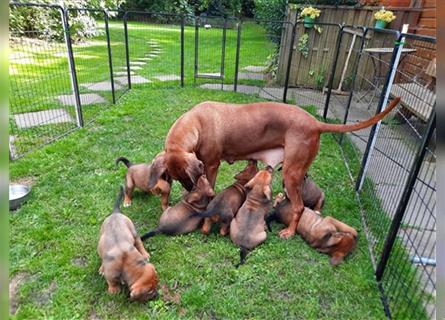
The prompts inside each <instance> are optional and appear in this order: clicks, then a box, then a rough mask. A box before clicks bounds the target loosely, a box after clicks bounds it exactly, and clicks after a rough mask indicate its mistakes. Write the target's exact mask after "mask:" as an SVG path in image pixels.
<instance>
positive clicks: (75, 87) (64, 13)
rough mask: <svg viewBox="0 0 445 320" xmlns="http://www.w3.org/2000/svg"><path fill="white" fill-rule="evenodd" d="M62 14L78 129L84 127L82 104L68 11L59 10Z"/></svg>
mask: <svg viewBox="0 0 445 320" xmlns="http://www.w3.org/2000/svg"><path fill="white" fill-rule="evenodd" d="M61 10H62V12H61V14H62V22H63V28H64V29H65V30H64V31H65V41H66V48H67V52H68V64H69V68H70V75H71V84H72V87H73V94H74V99H75V102H76V117H77V125H78V126H79V127H83V126H84V121H83V112H82V102H81V100H80V92H79V83H78V81H77V73H76V64H75V62H74V54H73V46H72V44H71V33H70V25H69V21H68V11H67V10H66V9H64V8H62V9H61Z"/></svg>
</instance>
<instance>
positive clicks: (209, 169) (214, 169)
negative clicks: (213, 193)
mask: <svg viewBox="0 0 445 320" xmlns="http://www.w3.org/2000/svg"><path fill="white" fill-rule="evenodd" d="M220 164H221V161H219V160H218V161H217V162H210V163H206V164H205V172H206V176H207V180H209V183H210V185H211V186H212V188H215V183H216V176H217V175H218V168H219V165H220Z"/></svg>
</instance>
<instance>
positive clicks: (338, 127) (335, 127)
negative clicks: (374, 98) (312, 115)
mask: <svg viewBox="0 0 445 320" xmlns="http://www.w3.org/2000/svg"><path fill="white" fill-rule="evenodd" d="M399 101H400V97H397V98H394V100H392V101H391V103H390V104H389V105H388V106H387V107H386V108H385V110H384V111H382V112H380V113H379V114H376V115H375V116H374V117H372V118H369V119H368V120H365V121H360V122H357V123H354V124H331V123H325V122H318V130H319V131H320V132H321V133H323V132H351V131H357V130H360V129H364V128H367V127H369V126H371V125H373V124H376V123H377V122H378V121H380V120H382V119H383V118H384V117H385V116H386V115H387V114H388V113H390V112H391V110H392V109H394V108H395V107H396V106H397V104H398V103H399Z"/></svg>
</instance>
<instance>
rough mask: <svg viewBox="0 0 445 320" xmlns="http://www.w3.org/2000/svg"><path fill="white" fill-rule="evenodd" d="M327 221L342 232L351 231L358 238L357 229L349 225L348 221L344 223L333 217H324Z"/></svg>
mask: <svg viewBox="0 0 445 320" xmlns="http://www.w3.org/2000/svg"><path fill="white" fill-rule="evenodd" d="M324 220H325V221H326V222H329V223H331V224H333V225H334V226H335V228H336V229H337V230H338V231H340V232H345V233H350V234H351V235H352V236H353V237H354V238H357V230H355V229H354V228H352V227H350V226H348V225H347V224H346V223H343V222H341V221H339V220H337V219H335V218H333V217H330V216H328V217H326V218H324Z"/></svg>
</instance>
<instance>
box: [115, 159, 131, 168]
mask: <svg viewBox="0 0 445 320" xmlns="http://www.w3.org/2000/svg"><path fill="white" fill-rule="evenodd" d="M119 162H123V163H124V164H125V166H126V167H127V168H130V167H131V166H132V165H133V164H132V163H131V162H130V160H128V159H127V158H125V157H119V158H117V159H116V165H118V163H119Z"/></svg>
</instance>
